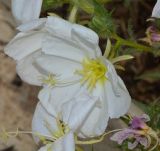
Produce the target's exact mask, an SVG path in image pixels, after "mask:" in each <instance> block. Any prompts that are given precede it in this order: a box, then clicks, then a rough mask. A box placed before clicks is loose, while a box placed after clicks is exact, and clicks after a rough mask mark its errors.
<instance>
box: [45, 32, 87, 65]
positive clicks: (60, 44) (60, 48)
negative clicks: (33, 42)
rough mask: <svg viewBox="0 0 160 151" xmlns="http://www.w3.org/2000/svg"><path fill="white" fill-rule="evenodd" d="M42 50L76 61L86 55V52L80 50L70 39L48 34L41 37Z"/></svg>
mask: <svg viewBox="0 0 160 151" xmlns="http://www.w3.org/2000/svg"><path fill="white" fill-rule="evenodd" d="M42 51H43V52H44V53H45V54H48V55H54V56H58V57H63V58H66V59H70V60H73V61H77V62H81V61H82V60H83V59H84V58H85V56H86V52H84V51H83V50H81V48H80V47H79V46H78V45H77V44H76V43H74V42H73V41H71V40H70V39H66V38H65V39H63V37H61V38H59V37H56V36H52V35H50V34H48V35H46V36H45V38H44V39H43V45H42Z"/></svg>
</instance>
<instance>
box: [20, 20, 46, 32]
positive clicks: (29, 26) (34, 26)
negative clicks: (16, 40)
mask: <svg viewBox="0 0 160 151" xmlns="http://www.w3.org/2000/svg"><path fill="white" fill-rule="evenodd" d="M45 23H46V18H40V19H36V20H33V21H32V22H28V23H25V24H22V25H20V26H18V27H17V29H18V30H19V31H23V32H27V31H30V30H40V29H42V27H44V25H45Z"/></svg>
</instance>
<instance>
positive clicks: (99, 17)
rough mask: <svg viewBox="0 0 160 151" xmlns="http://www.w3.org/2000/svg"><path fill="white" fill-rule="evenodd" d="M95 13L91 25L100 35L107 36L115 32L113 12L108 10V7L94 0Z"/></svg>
mask: <svg viewBox="0 0 160 151" xmlns="http://www.w3.org/2000/svg"><path fill="white" fill-rule="evenodd" d="M93 5H94V13H93V18H92V22H91V24H90V27H91V28H92V29H93V30H94V31H96V32H97V33H98V34H99V35H100V36H102V37H104V38H106V37H107V36H109V35H110V34H111V33H113V32H115V29H116V27H115V24H114V22H113V20H112V17H111V14H112V12H108V11H107V10H106V8H105V7H104V6H103V5H102V4H100V3H98V2H97V1H96V0H93Z"/></svg>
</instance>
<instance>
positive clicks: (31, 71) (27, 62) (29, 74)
mask: <svg viewBox="0 0 160 151" xmlns="http://www.w3.org/2000/svg"><path fill="white" fill-rule="evenodd" d="M40 55H41V52H40V51H36V52H34V53H32V54H30V55H28V56H27V57H25V58H24V59H22V60H20V61H18V62H17V67H16V69H17V73H18V75H19V76H20V78H21V79H22V80H23V81H25V82H27V83H29V84H32V85H38V86H41V85H42V82H41V80H40V79H41V78H42V77H44V76H43V74H42V72H40V71H38V70H37V69H36V68H35V67H34V65H33V62H34V59H35V58H36V57H38V56H40Z"/></svg>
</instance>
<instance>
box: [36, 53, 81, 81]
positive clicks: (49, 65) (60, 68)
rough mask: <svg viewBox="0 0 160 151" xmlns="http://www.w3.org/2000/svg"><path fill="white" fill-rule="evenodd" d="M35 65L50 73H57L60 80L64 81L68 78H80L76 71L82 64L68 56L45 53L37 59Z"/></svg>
mask: <svg viewBox="0 0 160 151" xmlns="http://www.w3.org/2000/svg"><path fill="white" fill-rule="evenodd" d="M35 65H36V66H37V67H39V68H41V69H43V70H44V71H45V72H46V73H48V74H53V75H56V76H57V78H58V79H59V81H62V82H63V81H64V80H66V79H70V80H71V81H74V80H78V79H79V77H78V75H77V76H76V74H75V71H76V70H77V69H79V68H80V66H81V65H80V64H79V63H77V62H75V61H72V60H69V59H66V58H62V57H57V56H52V55H44V56H41V57H39V58H37V59H36V61H35ZM71 78H72V79H71Z"/></svg>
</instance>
